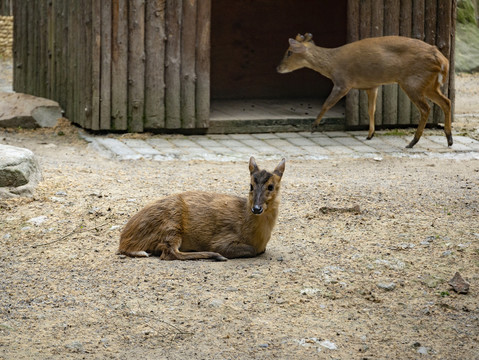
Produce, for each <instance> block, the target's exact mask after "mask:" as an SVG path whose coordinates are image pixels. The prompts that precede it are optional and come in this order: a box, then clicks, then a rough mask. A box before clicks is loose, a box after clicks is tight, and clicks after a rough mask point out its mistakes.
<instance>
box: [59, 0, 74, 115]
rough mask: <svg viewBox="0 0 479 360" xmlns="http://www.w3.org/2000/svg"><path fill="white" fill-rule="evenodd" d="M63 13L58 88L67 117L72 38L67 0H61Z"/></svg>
mask: <svg viewBox="0 0 479 360" xmlns="http://www.w3.org/2000/svg"><path fill="white" fill-rule="evenodd" d="M60 9H61V13H62V27H61V29H59V30H60V35H59V37H61V39H62V46H61V48H59V49H58V51H59V58H60V65H59V66H58V68H59V70H60V89H59V90H58V95H59V99H60V100H59V101H60V103H61V104H65V105H64V106H65V111H66V114H67V117H69V116H70V108H69V107H70V105H69V103H68V87H69V84H68V75H69V74H68V70H69V69H68V64H69V54H68V49H69V47H68V44H69V38H70V33H71V30H70V27H69V23H68V12H69V9H70V7H69V4H68V1H67V0H61V6H60Z"/></svg>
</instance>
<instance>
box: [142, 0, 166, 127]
mask: <svg viewBox="0 0 479 360" xmlns="http://www.w3.org/2000/svg"><path fill="white" fill-rule="evenodd" d="M145 16H146V24H145V55H146V63H145V128H146V129H161V128H164V127H165V75H164V69H165V0H153V1H148V2H147V3H146V15H145Z"/></svg>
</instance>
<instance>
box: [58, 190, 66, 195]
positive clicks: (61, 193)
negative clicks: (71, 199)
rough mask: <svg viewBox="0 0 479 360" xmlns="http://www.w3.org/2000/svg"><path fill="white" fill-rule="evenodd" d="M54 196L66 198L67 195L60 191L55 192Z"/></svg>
mask: <svg viewBox="0 0 479 360" xmlns="http://www.w3.org/2000/svg"><path fill="white" fill-rule="evenodd" d="M55 195H57V196H67V193H66V191H63V190H60V191H57V192H56V193H55Z"/></svg>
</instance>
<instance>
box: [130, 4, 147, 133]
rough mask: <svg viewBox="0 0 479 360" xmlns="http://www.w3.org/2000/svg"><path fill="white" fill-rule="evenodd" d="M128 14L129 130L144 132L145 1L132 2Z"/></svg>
mask: <svg viewBox="0 0 479 360" xmlns="http://www.w3.org/2000/svg"><path fill="white" fill-rule="evenodd" d="M128 12H129V14H128V17H129V21H128V29H129V33H128V35H129V38H128V44H129V46H128V84H129V88H128V120H129V121H128V129H129V130H130V131H132V132H142V131H143V115H144V102H145V43H144V41H145V2H144V0H130V2H129V9H128Z"/></svg>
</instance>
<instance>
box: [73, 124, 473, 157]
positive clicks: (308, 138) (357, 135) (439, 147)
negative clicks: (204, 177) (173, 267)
mask: <svg viewBox="0 0 479 360" xmlns="http://www.w3.org/2000/svg"><path fill="white" fill-rule="evenodd" d="M365 134H367V132H364V131H358V132H354V131H348V132H342V131H334V132H322V133H307V132H301V133H297V132H296V133H265V134H231V135H201V136H198V135H194V136H183V135H152V136H150V137H147V138H146V139H144V140H143V139H137V138H135V139H131V138H128V137H126V136H122V137H120V136H117V137H115V136H96V135H87V134H85V133H83V135H82V136H83V138H84V139H85V140H86V141H87V142H89V143H90V145H91V146H92V147H93V148H94V149H96V150H97V151H98V152H100V153H101V154H102V155H104V156H106V157H110V158H113V159H117V160H139V159H151V160H156V161H168V160H213V161H235V160H247V159H248V158H249V157H250V156H251V155H253V156H256V157H259V158H262V159H279V158H281V157H286V158H289V159H291V158H297V159H317V160H323V159H330V158H347V157H353V158H375V159H379V158H382V156H393V157H411V158H427V157H433V158H453V159H458V160H463V159H479V141H477V140H475V139H472V138H469V137H467V136H459V135H458V136H453V138H454V145H453V146H452V147H447V143H446V139H445V137H444V136H437V135H429V136H428V135H425V136H423V137H422V138H421V139H420V141H419V142H418V143H417V144H416V146H415V147H414V148H413V149H406V148H405V146H406V145H407V144H409V142H410V140H411V138H412V137H411V136H412V135H408V136H391V135H381V134H376V135H375V137H374V138H373V139H372V140H366V138H365Z"/></svg>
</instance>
